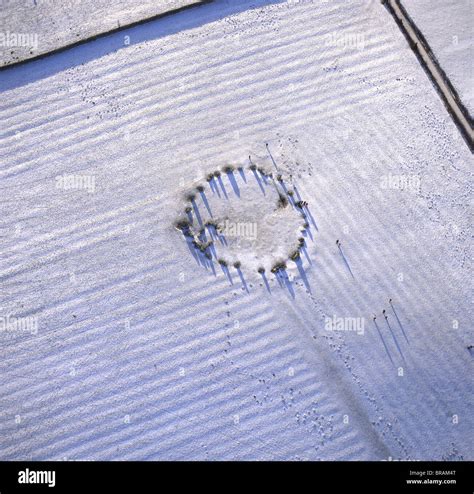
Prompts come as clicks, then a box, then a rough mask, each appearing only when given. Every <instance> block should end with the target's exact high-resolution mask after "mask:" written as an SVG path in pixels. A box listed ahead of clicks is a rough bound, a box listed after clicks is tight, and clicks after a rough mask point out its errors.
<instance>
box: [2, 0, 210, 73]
mask: <svg viewBox="0 0 474 494" xmlns="http://www.w3.org/2000/svg"><path fill="white" fill-rule="evenodd" d="M199 3H201V1H198V0H140V2H137V1H136V0H114V1H113V2H110V1H107V0H2V1H1V2H0V67H1V66H4V65H9V64H11V63H15V62H20V61H23V60H27V59H29V58H32V57H35V56H38V55H43V54H45V53H48V52H50V51H53V50H57V49H59V48H63V47H64V46H67V45H70V44H73V43H77V42H78V41H82V40H84V39H88V38H90V37H92V36H97V35H98V34H101V33H104V32H108V31H111V30H114V29H117V28H119V27H123V26H126V25H128V24H132V23H135V22H138V21H141V20H143V19H147V18H150V17H154V16H157V15H161V14H164V13H166V12H170V11H173V10H176V9H180V8H183V7H187V6H190V5H193V4H199Z"/></svg>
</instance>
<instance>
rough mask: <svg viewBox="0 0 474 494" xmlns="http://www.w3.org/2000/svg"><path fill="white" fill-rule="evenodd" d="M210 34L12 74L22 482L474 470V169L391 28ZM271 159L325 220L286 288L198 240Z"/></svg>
mask: <svg viewBox="0 0 474 494" xmlns="http://www.w3.org/2000/svg"><path fill="white" fill-rule="evenodd" d="M192 10H193V11H192V12H191V11H184V12H181V13H179V14H177V15H175V16H172V17H168V18H163V19H159V20H156V21H153V22H151V23H149V24H146V25H142V26H137V27H135V28H131V29H129V30H128V31H127V32H121V33H116V34H113V35H110V36H109V37H106V38H101V39H98V40H96V41H94V42H91V43H87V44H85V45H81V46H78V47H76V48H73V49H72V50H70V51H68V52H63V53H59V54H56V55H53V56H51V57H48V58H47V59H44V60H38V61H35V62H31V63H30V64H28V65H22V66H17V67H13V68H11V69H9V70H6V71H3V72H2V73H1V74H0V90H1V91H2V93H1V94H2V97H1V99H0V121H1V122H2V126H1V128H0V139H1V148H0V166H1V168H0V177H1V182H0V184H1V185H0V187H1V195H0V208H1V221H2V223H1V230H0V245H1V249H0V252H1V257H0V287H1V292H0V293H1V299H0V315H2V318H3V319H2V320H1V321H0V322H2V321H4V320H5V319H6V317H7V316H8V315H10V316H11V317H17V318H21V319H19V320H21V321H27V320H28V321H33V322H36V323H37V331H36V330H34V327H33V329H31V328H32V327H30V329H31V330H30V331H26V330H20V329H18V327H17V329H16V330H9V331H7V330H5V328H3V331H2V333H1V334H0V338H1V339H0V344H1V346H0V357H1V358H0V386H1V393H0V396H1V407H0V457H1V458H2V459H64V458H66V459H78V460H79V459H95V460H98V459H148V460H151V459H223V460H229V459H241V460H249V459H333V460H363V459H366V460H386V459H390V458H391V459H455V460H460V459H465V460H467V459H470V460H472V459H474V451H473V449H474V448H473V444H474V441H473V430H474V427H473V426H474V424H473V414H472V405H473V382H472V367H473V357H472V355H471V353H470V351H469V349H468V346H469V345H472V344H473V340H474V338H473V331H472V321H473V317H472V315H473V314H472V306H471V304H470V297H469V293H470V290H471V289H472V282H471V278H472V277H471V267H472V265H471V258H472V252H471V250H470V248H471V237H472V231H471V228H470V221H469V213H470V198H471V197H472V185H471V184H472V155H471V154H470V152H469V150H468V148H467V146H466V144H465V142H464V141H463V139H462V137H461V136H460V135H459V133H458V131H457V129H456V126H455V125H454V124H453V122H452V121H451V119H450V117H449V115H448V113H447V112H446V110H445V108H444V106H443V104H442V102H441V101H440V99H439V97H438V95H437V93H436V91H435V89H434V88H433V87H432V85H431V84H430V82H429V80H428V79H427V77H426V74H425V73H424V71H423V69H422V68H421V67H420V65H419V63H418V61H417V60H416V57H415V56H414V54H413V52H412V51H411V49H410V48H409V47H408V45H407V43H406V41H405V39H404V38H403V36H402V34H401V33H400V31H399V29H398V27H397V26H396V25H395V23H394V22H393V19H392V18H391V16H390V14H389V13H388V12H387V11H386V9H385V8H384V7H383V6H382V5H381V4H380V3H379V2H357V1H354V2H350V3H349V2H345V1H342V0H340V1H334V2H319V1H318V2H268V1H255V0H253V1H247V0H243V1H236V2H226V1H216V2H214V3H212V4H209V5H205V6H202V7H199V8H198V9H192ZM124 34H128V35H130V38H131V39H132V40H133V43H132V44H131V45H130V46H125V47H124V46H123V42H122V41H123V36H124ZM265 143H268V148H267V147H266V146H265ZM249 155H250V156H251V157H252V159H255V160H257V158H258V159H262V160H266V162H265V167H267V166H268V167H269V169H270V170H271V171H272V173H275V174H276V173H281V174H282V175H283V176H284V179H285V184H287V185H288V187H291V188H293V189H295V188H296V190H297V191H298V193H299V194H300V196H301V199H302V200H305V201H307V202H308V204H309V206H308V209H309V213H308V214H307V219H308V222H309V225H310V227H309V230H308V232H307V237H305V242H306V249H305V252H302V255H301V259H300V262H299V263H298V264H297V263H293V261H288V262H287V264H288V269H287V270H286V271H285V272H284V273H280V274H279V275H278V276H275V275H274V274H272V273H270V272H266V273H265V279H266V282H265V279H263V277H262V276H261V275H260V274H259V273H257V272H256V270H255V267H256V261H255V259H254V257H255V254H256V252H257V251H256V250H255V249H254V247H253V246H252V245H250V246H249V245H246V244H245V243H244V244H242V246H241V250H240V251H239V252H238V256H239V260H240V261H241V262H242V266H241V268H240V271H241V275H240V274H239V273H238V271H237V270H236V269H235V268H234V267H233V266H228V273H227V274H226V273H225V272H224V270H223V269H221V266H219V265H218V264H217V262H215V258H214V261H213V267H212V268H211V267H210V266H209V265H206V262H205V259H204V258H203V256H201V255H200V254H199V255H198V254H197V253H196V252H195V251H194V250H193V249H190V247H189V244H188V243H187V242H186V238H185V237H184V236H183V235H182V233H181V232H180V231H178V230H177V229H176V227H175V222H176V219H177V218H179V217H180V215H182V214H183V211H184V208H185V207H186V205H187V204H189V202H188V201H187V199H186V194H188V193H189V192H190V191H192V190H194V189H195V187H196V185H197V184H199V183H202V182H204V183H206V176H207V174H208V173H210V172H213V171H215V170H217V169H222V167H223V166H225V165H227V164H229V163H234V164H236V165H238V164H239V163H242V164H244V166H245V167H248V166H249V161H248V157H249ZM272 167H273V168H272ZM244 173H245V180H246V181H247V182H245V180H244V178H243V177H242V176H241V175H240V174H239V173H238V172H235V173H234V174H233V175H234V180H235V182H236V184H237V186H238V187H239V189H240V190H241V191H242V194H243V193H244V190H245V191H247V192H248V194H250V195H249V196H247V200H245V197H242V198H241V200H240V201H239V198H238V197H235V191H234V187H233V184H232V182H231V180H229V178H231V177H229V176H227V175H226V174H225V173H224V174H223V175H221V177H222V183H223V186H224V187H225V189H226V191H227V193H228V195H229V199H226V198H225V197H224V194H223V190H222V186H220V189H218V190H219V194H220V197H219V196H218V194H217V189H214V192H213V191H212V190H211V189H210V186H209V185H208V184H207V183H206V185H205V187H206V188H205V192H204V193H205V196H206V198H207V199H208V202H209V205H210V206H211V211H214V210H216V211H217V209H218V208H221V211H222V213H223V214H224V212H225V211H226V207H225V204H226V200H228V201H229V202H232V209H229V211H232V217H233V218H236V220H238V219H240V218H243V220H244V221H245V222H249V221H250V222H252V221H255V222H258V221H259V218H262V211H264V214H263V217H265V215H266V214H270V213H271V210H270V209H268V210H267V209H265V208H270V206H271V207H273V205H274V200H275V199H276V195H271V194H273V192H270V191H272V190H274V189H272V188H271V187H272V186H271V185H269V186H267V187H268V188H264V191H266V192H267V194H268V195H269V198H268V199H267V198H264V197H263V192H262V191H261V190H260V188H259V186H258V182H257V180H256V177H255V176H254V175H253V173H252V172H251V171H250V170H248V169H247V168H245V172H244ZM67 177H69V178H71V177H73V178H74V180H73V181H72V182H68V180H67ZM258 178H261V177H258ZM408 179H410V181H409V182H408V181H407V180H408ZM403 180H405V182H403ZM68 184H69V185H68ZM234 185H235V184H234ZM259 193H260V194H261V196H259V195H258V194H259ZM249 197H250V199H251V200H255V201H256V203H255V207H254V208H252V207H250V204H249V199H248V198H249ZM267 201H268V202H267ZM239 202H241V204H242V205H241V209H240V207H239ZM198 208H199V212H200V213H202V214H203V215H204V214H206V207H205V205H203V204H201V203H199V204H198ZM286 208H288V209H286ZM286 208H285V213H284V214H287V215H288V218H287V220H286V221H284V222H283V223H278V226H277V227H276V228H274V229H273V230H272V231H273V234H272V233H271V232H270V233H268V231H265V235H266V236H267V238H269V245H270V244H271V245H280V246H282V248H284V247H286V245H287V244H286V241H285V238H286V237H285V235H286V234H287V233H288V232H292V229H293V228H294V227H295V226H296V228H299V226H298V222H299V217H298V218H295V217H294V216H293V214H296V213H297V211H296V210H294V209H293V206H292V205H291V204H288V205H287V206H286ZM240 211H241V213H240ZM258 231H259V230H258ZM295 233H296V232H295ZM280 240H281V241H282V243H279V241H280ZM336 240H339V241H340V246H337V245H336ZM264 244H265V242H263V244H262V243H260V244H259V247H258V249H257V250H258V252H257V254H258V253H259V252H263V254H265V255H270V256H271V255H272V251H271V250H268V251H265V249H263V245H264ZM257 257H258V256H257ZM229 275H230V276H231V277H232V282H230V280H229ZM242 278H243V280H244V282H242ZM389 298H391V299H392V305H390V304H389V302H388V300H389ZM383 309H385V310H386V315H387V317H388V319H387V321H386V320H385V319H384V317H383V314H382V310H383ZM373 314H376V316H377V318H376V321H375V322H374V321H373V320H372V317H373ZM334 317H336V318H351V319H356V320H357V321H359V323H360V326H359V330H358V331H349V330H346V331H342V330H339V329H340V328H339V326H337V325H336V326H335V327H334V326H328V320H330V321H334V320H335V319H333V318H334ZM26 318H30V319H26ZM343 320H344V321H346V320H347V321H348V319H343ZM375 323H376V324H375ZM0 329H1V328H0ZM27 329H28V328H27ZM334 329H335V330H334ZM360 329H362V330H360Z"/></svg>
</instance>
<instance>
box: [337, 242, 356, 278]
mask: <svg viewBox="0 0 474 494" xmlns="http://www.w3.org/2000/svg"><path fill="white" fill-rule="evenodd" d="M337 247H338V249H339V252H340V253H341V256H342V259H343V260H344V262H345V264H346V266H347V269H348V270H349V273H351V276H352V277H353V278H354V273H353V272H352V269H351V267H350V266H349V263H348V262H347V259H346V256H345V255H344V252H342V249H341V246H340V245H338V246H337Z"/></svg>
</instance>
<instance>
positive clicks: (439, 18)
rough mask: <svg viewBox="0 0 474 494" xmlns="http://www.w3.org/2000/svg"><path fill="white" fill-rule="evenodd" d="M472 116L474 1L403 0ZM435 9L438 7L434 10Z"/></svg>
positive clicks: (473, 97)
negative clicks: (432, 0) (433, 0)
mask: <svg viewBox="0 0 474 494" xmlns="http://www.w3.org/2000/svg"><path fill="white" fill-rule="evenodd" d="M402 4H403V5H404V6H405V8H406V10H407V12H408V14H409V15H410V17H411V18H412V19H413V21H414V22H415V23H416V25H417V26H418V29H420V31H421V32H422V33H423V35H424V36H425V38H426V40H427V41H428V43H429V45H430V47H431V49H432V50H433V53H434V54H435V56H436V58H437V59H438V61H439V63H440V65H441V67H442V68H443V69H444V71H445V73H446V75H447V76H448V77H449V79H450V81H451V83H452V84H453V86H454V88H455V89H456V91H457V92H458V94H459V96H460V98H461V100H462V102H463V103H464V105H465V106H466V108H467V110H468V111H469V113H470V114H471V116H472V115H474V62H473V54H474V41H473V35H472V30H473V25H474V1H473V0H443V2H437V3H436V5H433V2H430V0H402ZM433 7H435V8H433Z"/></svg>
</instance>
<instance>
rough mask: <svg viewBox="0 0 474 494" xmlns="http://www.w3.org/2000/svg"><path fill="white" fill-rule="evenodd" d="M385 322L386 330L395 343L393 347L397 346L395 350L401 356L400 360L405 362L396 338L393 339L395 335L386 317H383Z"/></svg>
mask: <svg viewBox="0 0 474 494" xmlns="http://www.w3.org/2000/svg"><path fill="white" fill-rule="evenodd" d="M384 319H385V322H386V323H387V326H388V329H389V330H390V334H391V335H392V338H393V341H394V342H395V345H396V346H397V349H398V351H399V353H400V355H401V356H402V359H403V361H404V362H406V360H405V357H404V356H403V353H402V350H401V348H400V345H399V344H398V341H397V338H395V334H394V333H393V331H392V326H390V323H389V322H388V317H387V316H384Z"/></svg>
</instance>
